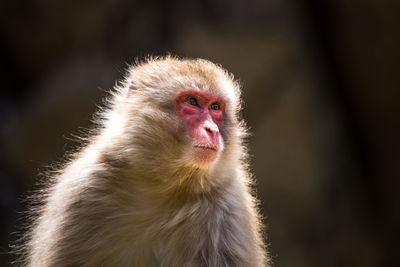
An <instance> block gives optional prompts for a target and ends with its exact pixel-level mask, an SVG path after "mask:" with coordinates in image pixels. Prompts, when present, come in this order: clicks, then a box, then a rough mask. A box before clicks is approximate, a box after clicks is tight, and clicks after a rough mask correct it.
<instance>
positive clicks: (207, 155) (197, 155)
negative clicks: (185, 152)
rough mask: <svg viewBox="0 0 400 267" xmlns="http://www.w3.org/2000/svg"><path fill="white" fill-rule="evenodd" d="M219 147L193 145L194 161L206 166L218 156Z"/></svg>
mask: <svg viewBox="0 0 400 267" xmlns="http://www.w3.org/2000/svg"><path fill="white" fill-rule="evenodd" d="M218 152H219V147H218V146H209V145H194V146H193V157H194V161H195V162H196V163H197V164H199V165H204V166H207V165H209V164H211V163H213V162H214V161H216V160H217V158H218V154H219V153H218Z"/></svg>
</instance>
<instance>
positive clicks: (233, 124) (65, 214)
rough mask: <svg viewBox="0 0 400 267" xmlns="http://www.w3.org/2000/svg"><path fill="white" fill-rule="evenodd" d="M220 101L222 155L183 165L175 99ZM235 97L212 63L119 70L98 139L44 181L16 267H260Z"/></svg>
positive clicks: (262, 256) (169, 62)
mask: <svg viewBox="0 0 400 267" xmlns="http://www.w3.org/2000/svg"><path fill="white" fill-rule="evenodd" d="M187 88H192V89H199V90H204V91H207V92H211V93H214V94H219V95H221V96H222V97H223V98H224V100H225V101H226V103H227V104H226V110H225V113H226V114H225V121H224V125H223V127H222V129H221V134H222V136H223V138H224V150H223V152H222V153H221V155H220V156H219V158H218V159H217V160H216V161H214V162H213V163H212V164H211V165H210V166H209V167H207V168H204V167H202V166H196V165H194V164H191V160H190V149H188V147H187V146H184V145H183V144H185V140H186V138H187V134H186V129H185V127H184V126H183V124H182V122H181V121H180V119H179V118H178V116H177V115H176V112H175V106H174V105H175V102H174V98H175V95H176V94H177V92H178V91H179V90H181V89H187ZM240 101H241V100H240V88H239V86H238V84H237V83H236V82H235V81H234V80H233V78H232V77H231V76H230V75H229V74H228V73H227V72H226V71H225V70H223V69H222V68H220V67H218V66H216V65H214V64H213V63H211V62H209V61H206V60H201V59H196V60H181V59H177V58H173V57H165V58H157V59H149V60H147V61H146V62H143V63H140V64H137V65H136V66H133V67H132V68H130V69H129V72H128V75H127V77H126V79H125V80H124V81H123V82H122V83H121V84H120V85H119V86H117V88H116V89H115V90H114V93H113V96H112V98H111V99H110V101H109V103H108V108H107V109H106V110H105V111H103V112H102V114H101V120H100V121H99V123H100V127H99V131H98V134H96V135H95V136H94V137H91V138H89V140H88V144H87V145H86V146H85V147H83V148H82V150H81V151H80V152H79V153H77V154H76V155H74V157H73V159H72V160H71V161H70V162H69V163H67V164H66V167H65V168H64V169H62V170H61V171H60V172H59V174H57V175H56V176H55V177H54V178H53V179H54V182H53V183H52V184H51V185H50V186H49V188H48V190H47V191H46V192H47V193H46V196H47V197H46V198H45V201H44V202H45V203H44V205H42V206H41V207H40V208H39V216H38V219H37V220H35V221H34V223H33V226H32V229H31V231H30V234H29V236H28V239H29V242H28V244H27V245H26V261H25V265H28V266H34V267H39V266H40V267H43V266H138V267H141V266H150V264H155V265H158V266H171V267H178V266H190V267H191V266H193V267H196V266H249V267H256V266H266V265H267V264H268V259H267V255H266V252H265V246H264V243H263V237H262V233H261V225H260V219H259V215H258V212H257V208H256V203H255V199H254V198H253V197H252V196H251V194H250V187H249V185H250V183H251V177H250V175H249V173H248V171H247V165H246V160H247V159H246V150H245V148H244V146H243V144H242V139H243V137H244V136H245V135H246V133H245V128H244V126H243V123H242V122H241V121H240V120H239V119H238V112H239V111H240Z"/></svg>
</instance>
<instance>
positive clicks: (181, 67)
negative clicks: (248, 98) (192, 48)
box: [127, 57, 240, 102]
mask: <svg viewBox="0 0 400 267" xmlns="http://www.w3.org/2000/svg"><path fill="white" fill-rule="evenodd" d="M127 80H128V82H129V84H130V86H131V87H132V88H134V89H139V90H140V89H142V90H149V89H150V90H151V89H156V90H162V91H171V93H175V92H176V90H180V89H189V88H192V89H197V90H202V91H206V92H209V93H212V94H220V95H223V96H224V97H226V98H229V99H231V100H232V101H234V102H236V101H237V100H238V99H239V97H240V86H239V84H238V83H237V82H236V81H234V79H233V75H231V74H229V73H228V72H227V71H226V70H225V69H223V68H222V67H220V66H218V65H216V64H214V63H212V62H210V61H207V60H203V59H184V60H182V59H177V58H172V57H167V58H162V59H156V60H149V61H147V62H144V63H141V64H139V65H136V66H133V67H132V68H131V69H130V71H129V77H128V79H127ZM151 91H152V90H151Z"/></svg>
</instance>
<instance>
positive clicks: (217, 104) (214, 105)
mask: <svg viewBox="0 0 400 267" xmlns="http://www.w3.org/2000/svg"><path fill="white" fill-rule="evenodd" d="M210 108H211V109H213V110H220V109H221V106H220V105H219V103H218V102H214V103H212V104H211V106H210Z"/></svg>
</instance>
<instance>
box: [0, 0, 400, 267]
mask: <svg viewBox="0 0 400 267" xmlns="http://www.w3.org/2000/svg"><path fill="white" fill-rule="evenodd" d="M167 2H168V3H167ZM399 3H400V1H396V0H394V1H372V0H370V1H369V0H368V1H355V0H338V1H306V0H304V1H294V0H258V1H239V0H234V1H230V0H207V1H186V0H173V1H161V0H160V1H156V0H147V1H131V0H114V1H111V0H109V1H94V0H93V1H53V0H34V1H11V0H9V1H2V2H1V3H0V15H1V17H0V21H1V24H0V38H1V39H0V79H1V99H0V123H1V124H0V125H1V128H0V212H1V214H0V215H1V221H0V264H1V266H7V265H8V262H9V261H10V258H9V256H7V253H6V252H7V251H8V245H7V244H8V243H9V242H10V240H13V239H15V238H16V237H17V236H18V235H17V234H16V233H15V232H16V231H18V229H19V225H20V224H21V223H23V219H22V217H21V216H20V213H19V212H21V211H23V210H24V209H25V204H23V200H24V199H25V198H26V194H27V192H28V191H29V190H32V189H34V188H35V186H34V183H35V179H36V177H37V175H38V173H39V172H40V171H43V170H45V166H46V165H49V164H51V163H52V162H54V161H57V160H60V159H61V158H62V155H63V154H64V152H65V151H67V150H71V149H73V148H74V146H76V143H75V142H74V141H71V140H70V139H71V136H72V135H73V134H76V133H79V131H80V127H84V128H85V127H88V126H90V118H91V115H90V114H91V113H93V112H94V111H95V110H96V104H98V103H100V100H101V98H102V97H104V95H105V93H104V91H106V90H107V89H109V88H111V87H112V86H113V85H114V84H115V81H116V80H117V79H120V78H121V77H122V75H123V73H124V69H125V67H126V63H129V62H132V61H133V60H134V59H135V58H137V57H138V58H139V59H140V58H143V56H145V55H147V54H153V55H163V54H165V53H166V52H171V53H172V54H177V55H180V56H189V57H202V58H207V59H210V60H212V61H214V62H217V63H220V64H222V65H223V66H224V67H226V68H228V69H229V70H230V71H232V72H233V73H234V74H235V76H236V77H237V78H240V80H241V81H242V83H243V85H244V99H245V102H246V106H245V110H244V112H243V114H244V117H245V118H246V120H247V121H248V124H249V126H250V128H251V132H252V133H253V135H252V137H251V138H250V139H249V145H250V149H251V150H250V151H251V154H252V169H253V170H254V173H255V174H256V177H257V180H258V187H257V188H258V192H259V195H260V197H261V200H262V209H263V214H264V215H265V217H266V224H267V226H268V236H269V237H268V241H269V243H270V251H271V255H272V257H273V259H274V262H275V266H277V267H278V266H280V267H292V266H304V267H306V266H307V267H308V266H393V265H395V262H396V261H395V260H394V258H395V257H398V256H397V255H396V254H397V253H398V252H399V248H400V246H399V241H398V238H399V229H398V224H399V222H400V215H399V212H398V204H399V195H398V191H399V185H400V182H399V171H398V165H399V164H400V160H399V159H400V157H399V148H400V147H399V141H398V139H399V133H400V132H399V127H398V126H399V119H398V116H399V115H400V113H399V111H400V110H399V104H398V102H399V97H400V94H399V84H400V81H399V47H400V37H399V34H398V33H399V32H400V31H399V26H400V18H399V17H400V15H399V14H400V12H399V11H400V8H399V7H400V4H399Z"/></svg>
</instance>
